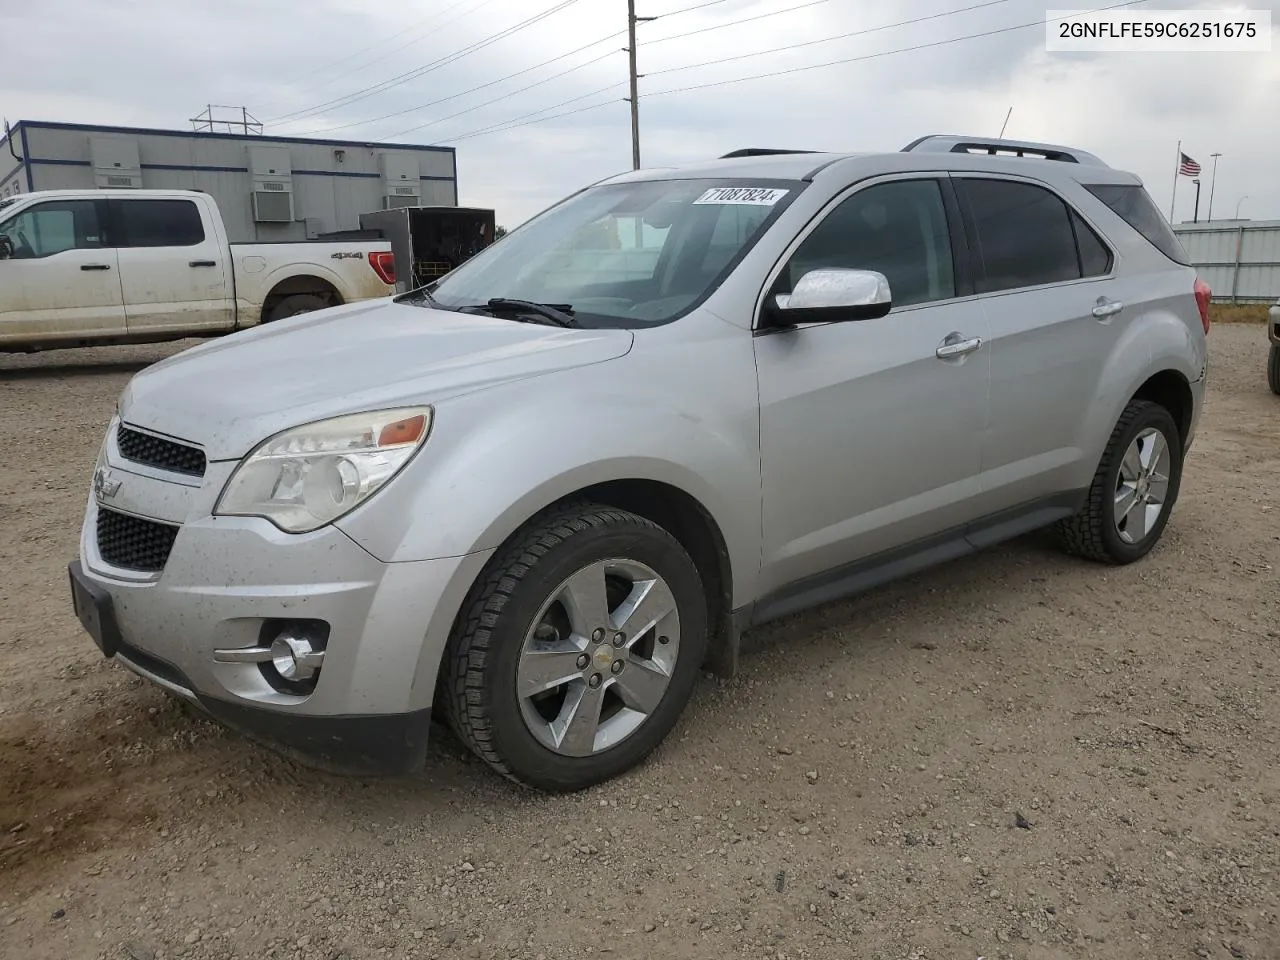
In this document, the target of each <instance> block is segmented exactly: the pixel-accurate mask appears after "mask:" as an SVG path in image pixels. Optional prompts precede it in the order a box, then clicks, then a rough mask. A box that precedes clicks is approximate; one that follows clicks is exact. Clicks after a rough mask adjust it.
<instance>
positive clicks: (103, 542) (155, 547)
mask: <svg viewBox="0 0 1280 960" xmlns="http://www.w3.org/2000/svg"><path fill="white" fill-rule="evenodd" d="M177 537H178V528H177V527H175V526H174V525H173V524H170V523H160V522H158V521H156V520H143V519H142V518H141V517H131V516H129V515H128V514H127V513H116V511H114V510H108V509H106V508H105V507H99V508H98V553H99V554H101V555H102V559H103V560H105V561H106V562H107V563H109V564H111V565H112V566H113V567H123V568H124V569H125V570H138V571H140V572H142V573H158V572H159V571H161V570H163V569H164V565H165V563H166V562H167V561H168V559H169V551H171V550H172V549H173V541H174V540H176V539H177Z"/></svg>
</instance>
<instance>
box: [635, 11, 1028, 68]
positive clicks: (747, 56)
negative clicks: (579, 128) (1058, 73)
mask: <svg viewBox="0 0 1280 960" xmlns="http://www.w3.org/2000/svg"><path fill="white" fill-rule="evenodd" d="M1009 2H1010V0H986V2H984V3H975V4H974V5H973V6H970V7H960V8H958V9H956V10H944V11H942V12H941V13H931V14H929V15H928V16H924V17H912V18H911V19H910V20H899V21H897V22H896V23H885V24H881V25H880V26H878V27H867V28H865V29H863V30H851V31H850V32H849V33H840V34H836V35H835V36H831V37H819V38H818V39H817V40H805V41H803V42H801V43H789V44H787V45H786V46H782V47H770V48H769V49H767V50H757V51H755V52H754V53H741V54H737V55H735V56H732V57H721V58H720V59H719V60H704V61H701V62H700V63H687V64H685V65H684V66H682V67H666V68H664V69H662V70H650V71H648V72H647V73H646V74H645V76H647V77H656V76H659V75H661V74H664V73H680V72H682V71H684V70H696V69H697V68H699V67H712V66H715V65H717V64H721V63H732V62H734V61H735V60H751V59H754V58H756V57H763V56H766V55H767V54H771V53H782V52H784V51H787V50H799V49H800V48H802V47H812V46H816V45H817V44H820V43H832V42H834V41H836V40H848V39H849V38H850V37H861V36H866V35H867V34H869V33H879V32H880V31H882V30H892V29H894V28H895V27H906V26H910V25H912V24H916V23H924V22H925V21H928V20H940V19H942V18H943V17H953V16H956V15H957V14H961V13H969V12H971V11H973V10H981V9H983V8H984V7H996V6H999V5H1001V4H1004V3H1009Z"/></svg>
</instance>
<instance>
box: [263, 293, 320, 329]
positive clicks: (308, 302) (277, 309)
mask: <svg viewBox="0 0 1280 960" xmlns="http://www.w3.org/2000/svg"><path fill="white" fill-rule="evenodd" d="M327 306H329V301H328V300H326V299H324V297H319V296H316V295H315V294H314V293H295V294H293V295H292V296H288V297H285V298H284V299H283V300H281V301H280V302H279V303H277V304H276V305H275V306H274V307H272V308H271V313H270V315H268V317H267V322H268V323H270V322H271V321H273V320H283V319H285V318H286V317H295V316H297V315H298V314H300V313H310V312H311V311H312V310H323V309H324V308H325V307H327Z"/></svg>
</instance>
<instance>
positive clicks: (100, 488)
mask: <svg viewBox="0 0 1280 960" xmlns="http://www.w3.org/2000/svg"><path fill="white" fill-rule="evenodd" d="M119 489H120V481H119V480H117V479H116V478H115V477H113V476H112V475H111V471H110V470H108V469H107V468H106V467H99V468H98V469H97V470H96V471H94V474H93V492H94V493H96V494H97V495H98V499H99V500H110V499H111V498H112V497H114V496H115V495H116V492H117V491H118V490H119Z"/></svg>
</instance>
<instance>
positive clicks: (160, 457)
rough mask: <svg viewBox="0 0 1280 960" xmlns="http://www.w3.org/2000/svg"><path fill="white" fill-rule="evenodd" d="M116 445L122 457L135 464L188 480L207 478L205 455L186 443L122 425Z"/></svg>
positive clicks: (118, 431) (117, 430) (117, 432)
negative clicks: (179, 475)
mask: <svg viewBox="0 0 1280 960" xmlns="http://www.w3.org/2000/svg"><path fill="white" fill-rule="evenodd" d="M116 445H117V446H118V447H119V448H120V455H121V456H123V457H124V458H125V459H126V460H132V461H133V462H134V463H145V464H146V465H147V466H149V467H156V468H158V469H160V470H171V471H173V472H174V473H183V474H186V475H187V476H189V477H203V476H204V468H205V458H204V451H203V450H198V449H196V448H195V447H189V446H187V445H186V444H185V443H177V442H175V441H173V440H165V439H163V438H162V437H154V436H152V435H151V434H149V433H141V432H139V431H137V430H131V429H130V428H129V427H126V426H124V424H121V425H120V426H119V427H117V428H116Z"/></svg>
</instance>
